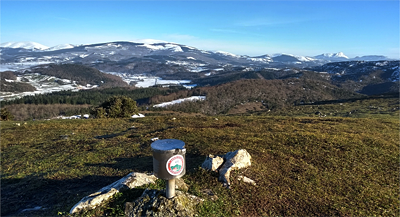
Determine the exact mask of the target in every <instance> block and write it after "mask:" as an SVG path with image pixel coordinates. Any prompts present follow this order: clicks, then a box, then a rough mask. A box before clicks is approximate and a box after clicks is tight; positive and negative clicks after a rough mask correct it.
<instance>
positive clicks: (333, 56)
mask: <svg viewBox="0 0 400 217" xmlns="http://www.w3.org/2000/svg"><path fill="white" fill-rule="evenodd" d="M314 58H315V59H322V60H331V61H346V60H348V59H349V57H347V56H346V55H344V53H343V52H338V53H324V54H320V55H318V56H315V57H314Z"/></svg>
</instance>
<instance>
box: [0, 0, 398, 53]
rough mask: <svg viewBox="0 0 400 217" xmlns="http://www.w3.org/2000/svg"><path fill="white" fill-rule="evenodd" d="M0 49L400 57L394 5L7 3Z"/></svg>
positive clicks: (231, 2)
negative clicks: (126, 45)
mask: <svg viewBox="0 0 400 217" xmlns="http://www.w3.org/2000/svg"><path fill="white" fill-rule="evenodd" d="M0 4H1V5H0V6H1V29H0V33H1V35H0V42H1V43H4V42H11V41H34V42H38V43H40V44H43V45H46V46H49V47H51V46H55V45H58V44H66V43H71V44H90V43H98V42H110V41H135V40H138V39H158V40H164V41H168V42H175V43H180V44H185V45H189V46H194V47H197V48H199V49H204V50H223V51H227V52H231V53H234V54H246V55H250V56H256V55H263V54H274V53H290V54H295V55H305V56H315V55H319V54H321V53H336V52H344V54H346V55H347V56H349V57H355V56H362V55H371V54H377V55H385V56H388V57H391V58H400V55H399V47H400V45H399V43H400V42H399V41H400V37H399V1H397V0H393V1H322V0H320V1H268V0H267V1H128V0H125V1H73V0H72V1H57V0H52V1H51V0H50V1H15V0H14V1H8V0H2V1H1V3H0Z"/></svg>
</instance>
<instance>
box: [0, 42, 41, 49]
mask: <svg viewBox="0 0 400 217" xmlns="http://www.w3.org/2000/svg"><path fill="white" fill-rule="evenodd" d="M0 47H6V48H24V49H37V50H45V49H48V48H49V47H47V46H45V45H42V44H39V43H36V42H31V41H23V42H5V43H2V44H0Z"/></svg>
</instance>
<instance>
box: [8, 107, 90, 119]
mask: <svg viewBox="0 0 400 217" xmlns="http://www.w3.org/2000/svg"><path fill="white" fill-rule="evenodd" d="M89 106H90V105H68V104H53V105H35V104H14V105H8V106H5V108H7V109H8V111H9V112H10V113H11V114H12V115H14V117H15V120H16V121H24V120H29V119H48V118H53V117H57V116H60V115H78V114H81V113H84V112H85V113H86V114H89V109H88V108H89Z"/></svg>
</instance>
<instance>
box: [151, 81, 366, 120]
mask: <svg viewBox="0 0 400 217" xmlns="http://www.w3.org/2000/svg"><path fill="white" fill-rule="evenodd" d="M192 95H205V96H207V99H206V100H205V101H204V102H201V103H198V102H189V103H182V104H179V105H174V106H171V107H170V108H169V109H172V110H176V111H183V112H200V113H204V114H208V115H216V114H226V113H227V112H228V111H229V110H230V109H232V108H234V107H235V106H238V105H242V104H245V103H248V102H254V101H258V102H262V104H263V106H264V108H265V109H270V110H273V109H282V108H284V107H287V106H293V105H298V104H305V103H312V102H317V101H325V100H337V99H347V98H353V97H357V96H362V95H360V94H357V93H354V92H350V91H346V90H343V89H340V88H338V87H336V86H334V85H332V84H329V83H328V82H326V81H323V80H307V79H296V78H290V79H283V80H252V79H249V80H239V81H234V82H230V83H226V84H221V85H218V86H212V87H200V88H196V89H194V90H187V91H179V92H176V93H173V94H170V95H167V96H160V95H159V96H155V97H152V98H151V99H150V103H153V104H156V103H161V102H167V101H171V100H174V99H179V98H183V97H187V96H192Z"/></svg>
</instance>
